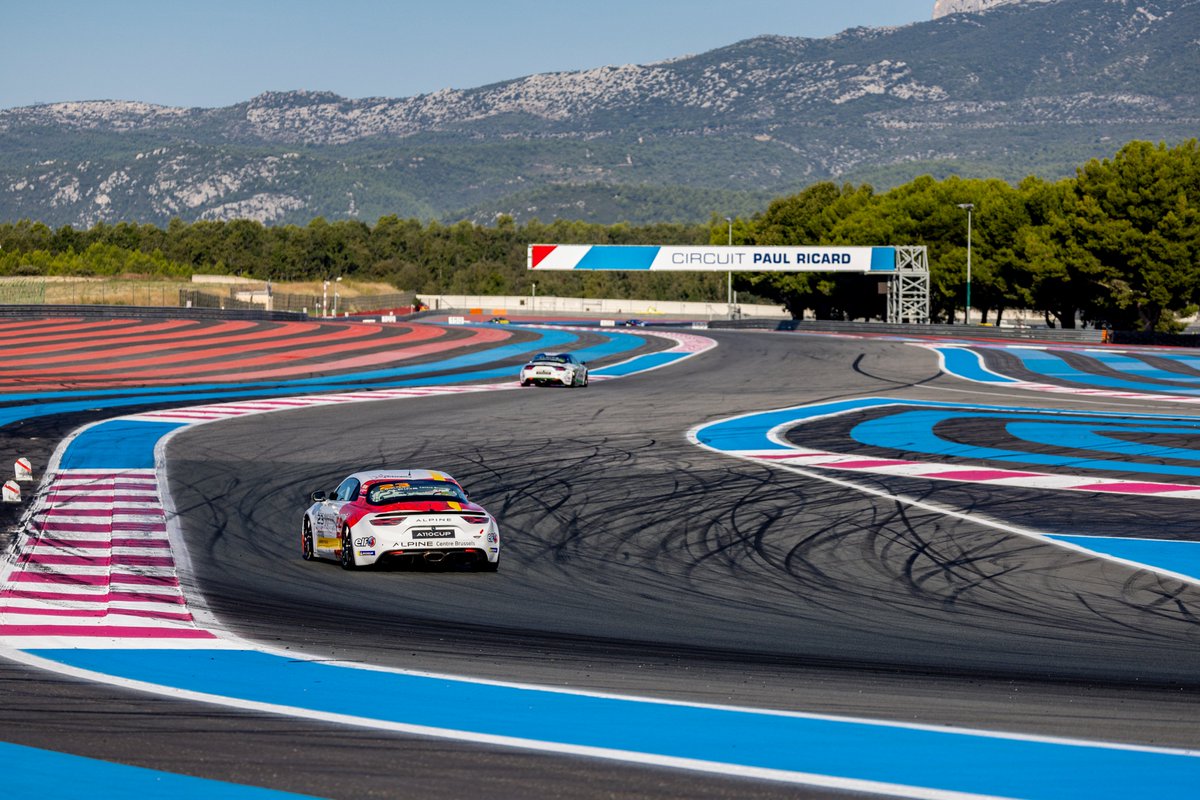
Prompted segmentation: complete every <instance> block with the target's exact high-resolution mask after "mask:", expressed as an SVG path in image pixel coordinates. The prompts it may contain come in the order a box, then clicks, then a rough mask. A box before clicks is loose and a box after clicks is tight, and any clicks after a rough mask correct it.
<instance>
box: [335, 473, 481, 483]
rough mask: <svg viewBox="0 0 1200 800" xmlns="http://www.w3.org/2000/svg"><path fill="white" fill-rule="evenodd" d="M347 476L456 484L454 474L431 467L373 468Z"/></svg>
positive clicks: (366, 480) (364, 480) (369, 480)
mask: <svg viewBox="0 0 1200 800" xmlns="http://www.w3.org/2000/svg"><path fill="white" fill-rule="evenodd" d="M349 477H351V478H354V479H355V480H357V481H358V482H359V483H374V482H375V481H420V480H427V481H449V482H451V483H453V484H458V481H457V480H455V478H454V476H452V475H449V474H447V473H445V472H441V471H439V470H432V469H374V470H367V471H365V472H355V473H354V474H353V475H350V476H349Z"/></svg>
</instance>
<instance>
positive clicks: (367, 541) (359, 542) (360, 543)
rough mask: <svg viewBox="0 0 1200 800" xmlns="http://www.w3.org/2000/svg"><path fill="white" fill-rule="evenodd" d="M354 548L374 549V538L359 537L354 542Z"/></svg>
mask: <svg viewBox="0 0 1200 800" xmlns="http://www.w3.org/2000/svg"><path fill="white" fill-rule="evenodd" d="M354 546H355V547H374V546H375V537H374V536H362V537H359V538H358V539H355V540H354Z"/></svg>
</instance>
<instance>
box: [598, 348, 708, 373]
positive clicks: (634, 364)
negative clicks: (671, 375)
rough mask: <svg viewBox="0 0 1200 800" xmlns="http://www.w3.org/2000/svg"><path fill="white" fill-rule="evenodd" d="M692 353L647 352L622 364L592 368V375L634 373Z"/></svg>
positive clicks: (677, 359) (662, 365)
mask: <svg viewBox="0 0 1200 800" xmlns="http://www.w3.org/2000/svg"><path fill="white" fill-rule="evenodd" d="M690 355H692V354H691V353H647V354H646V355H644V356H638V357H637V358H634V359H630V360H629V361H625V362H622V363H620V364H613V365H612V366H610V367H600V368H598V369H594V370H591V371H590V373H589V374H591V375H605V376H609V377H615V376H618V375H632V374H633V373H635V372H645V371H646V370H648V369H655V368H656V367H665V366H666V365H667V364H673V363H675V362H676V361H679V360H681V359H684V358H687V357H688V356H690Z"/></svg>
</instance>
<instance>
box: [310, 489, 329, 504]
mask: <svg viewBox="0 0 1200 800" xmlns="http://www.w3.org/2000/svg"><path fill="white" fill-rule="evenodd" d="M328 499H329V495H327V494H325V492H313V493H312V501H313V502H314V503H324V502H325V501H326V500H328Z"/></svg>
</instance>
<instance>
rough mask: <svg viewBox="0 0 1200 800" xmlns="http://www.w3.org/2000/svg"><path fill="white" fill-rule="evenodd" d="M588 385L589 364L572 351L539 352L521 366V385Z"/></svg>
mask: <svg viewBox="0 0 1200 800" xmlns="http://www.w3.org/2000/svg"><path fill="white" fill-rule="evenodd" d="M531 383H536V384H537V385H538V386H551V385H558V386H587V385H588V368H587V364H586V363H584V362H583V361H580V360H579V359H578V358H576V357H575V356H573V355H571V354H570V353H538V354H537V355H536V356H534V357H533V358H532V359H530V360H529V363H528V364H526V365H525V366H523V367H521V385H522V386H528V385H529V384H531Z"/></svg>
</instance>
